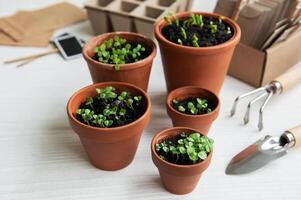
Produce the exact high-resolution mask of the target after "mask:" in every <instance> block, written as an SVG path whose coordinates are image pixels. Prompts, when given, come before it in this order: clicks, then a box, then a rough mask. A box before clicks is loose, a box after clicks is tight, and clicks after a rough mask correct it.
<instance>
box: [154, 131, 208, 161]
mask: <svg viewBox="0 0 301 200" xmlns="http://www.w3.org/2000/svg"><path fill="white" fill-rule="evenodd" d="M155 148H156V152H157V154H158V155H159V156H160V157H161V158H162V159H163V160H166V161H168V162H170V163H174V164H179V165H190V164H195V163H198V162H201V161H203V160H206V158H207V156H208V154H209V153H210V152H211V151H212V148H213V140H212V139H210V138H208V137H207V136H202V135H201V134H200V133H191V134H189V135H188V134H185V133H180V134H179V135H178V136H177V137H175V138H167V139H165V140H163V141H161V142H160V143H158V144H156V146H155Z"/></svg>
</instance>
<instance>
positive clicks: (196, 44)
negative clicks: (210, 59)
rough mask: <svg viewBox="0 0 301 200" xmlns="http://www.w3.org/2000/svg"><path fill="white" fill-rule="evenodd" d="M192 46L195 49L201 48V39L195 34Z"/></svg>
mask: <svg viewBox="0 0 301 200" xmlns="http://www.w3.org/2000/svg"><path fill="white" fill-rule="evenodd" d="M192 46H194V47H200V46H199V38H198V36H197V35H196V34H194V35H193V36H192Z"/></svg>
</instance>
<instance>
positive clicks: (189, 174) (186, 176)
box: [151, 127, 212, 195]
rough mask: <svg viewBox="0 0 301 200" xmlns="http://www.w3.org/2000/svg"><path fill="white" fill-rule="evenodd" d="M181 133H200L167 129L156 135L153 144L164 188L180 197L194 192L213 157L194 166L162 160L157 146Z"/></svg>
mask: <svg viewBox="0 0 301 200" xmlns="http://www.w3.org/2000/svg"><path fill="white" fill-rule="evenodd" d="M181 132H185V133H186V134H190V133H193V132H198V131H197V130H194V129H190V128H184V127H176V128H171V129H166V130H164V131H162V132H160V133H158V134H157V135H155V136H154V138H153V140H152V142H151V153H152V160H153V162H154V164H155V165H156V167H157V168H158V170H159V174H160V177H161V181H162V183H163V185H164V187H165V188H166V190H167V191H169V192H171V193H174V194H179V195H182V194H187V193H190V192H192V191H193V190H194V188H195V187H196V185H197V183H198V182H199V179H200V178H201V176H202V173H203V172H204V171H205V170H206V169H207V168H208V166H209V164H210V162H211V157H212V152H211V153H210V154H209V155H208V157H207V159H206V160H204V161H202V162H199V163H196V164H193V165H177V164H173V163H169V162H167V161H165V160H162V159H161V158H160V157H159V156H158V154H157V152H156V147H155V145H156V144H158V143H159V142H161V141H162V140H164V139H167V138H173V137H175V136H177V135H179V134H180V133H181Z"/></svg>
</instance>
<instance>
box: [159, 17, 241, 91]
mask: <svg viewBox="0 0 301 200" xmlns="http://www.w3.org/2000/svg"><path fill="white" fill-rule="evenodd" d="M194 13H195V14H199V15H203V16H212V17H216V18H219V17H220V15H218V14H212V13H203V12H194ZM190 15H191V12H182V13H178V14H177V15H176V16H177V17H178V18H179V19H182V18H186V17H189V16H190ZM224 21H225V22H226V23H227V24H229V26H231V27H232V28H233V30H234V35H233V37H232V38H231V39H230V40H228V41H227V42H225V43H222V44H219V45H216V46H212V47H200V48H195V47H188V46H182V45H179V44H175V43H172V42H170V41H168V40H167V39H166V38H165V37H164V36H163V35H162V33H161V30H162V28H163V27H165V26H166V25H167V23H166V22H165V21H164V19H163V20H161V21H159V22H158V23H157V24H156V25H155V36H156V39H157V40H158V42H159V46H160V51H161V56H162V62H163V67H164V74H165V81H166V86H167V90H168V92H170V91H171V90H173V89H176V88H178V87H182V86H188V85H196V86H200V87H202V88H205V89H208V90H210V91H213V92H214V93H215V94H219V92H220V89H221V87H222V85H223V82H224V79H225V76H226V74H227V71H228V67H229V64H230V61H231V58H232V55H233V52H234V49H235V47H236V45H237V44H238V43H239V40H240V36H241V31H240V28H239V26H238V25H237V23H236V22H234V21H232V20H231V19H229V18H225V19H224Z"/></svg>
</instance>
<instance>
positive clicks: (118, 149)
mask: <svg viewBox="0 0 301 200" xmlns="http://www.w3.org/2000/svg"><path fill="white" fill-rule="evenodd" d="M107 86H113V87H115V88H116V90H117V91H128V92H130V93H132V94H133V95H140V96H142V99H144V102H143V103H144V108H145V112H144V114H143V115H142V116H141V117H140V118H139V119H137V120H136V121H134V122H132V123H130V124H127V125H124V126H120V127H114V128H97V127H92V126H89V125H86V124H84V123H82V122H80V121H78V120H77V119H76V117H75V113H76V110H77V109H78V108H79V106H80V104H81V103H83V102H85V101H86V98H87V97H93V96H95V95H96V92H95V89H96V88H104V87H107ZM150 108H151V103H150V98H149V96H148V95H147V94H146V93H145V92H144V91H143V90H142V89H140V88H138V87H136V86H134V85H131V84H128V83H120V82H105V83H97V84H94V85H90V86H87V87H85V88H82V89H80V90H79V91H77V92H76V93H75V94H74V95H73V96H72V97H71V98H70V100H69V102H68V105H67V113H68V117H69V122H70V125H71V128H72V129H73V130H74V132H76V133H77V134H78V136H79V138H80V140H81V143H82V145H83V147H84V149H85V151H86V152H87V154H88V157H89V160H90V162H91V163H92V164H93V165H94V166H95V167H97V168H99V169H103V170H118V169H122V168H124V167H126V166H128V165H129V164H130V163H131V162H132V160H133V158H134V156H135V153H136V150H137V147H138V144H139V141H140V137H141V134H142V132H143V129H144V128H145V127H146V126H147V124H148V122H149V120H150Z"/></svg>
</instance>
